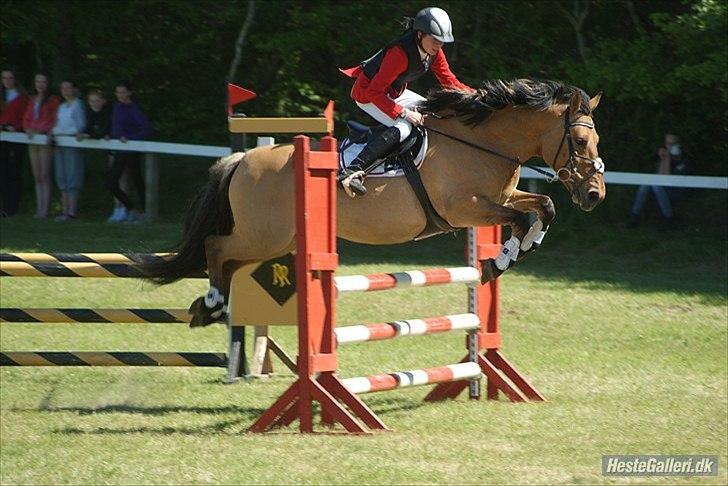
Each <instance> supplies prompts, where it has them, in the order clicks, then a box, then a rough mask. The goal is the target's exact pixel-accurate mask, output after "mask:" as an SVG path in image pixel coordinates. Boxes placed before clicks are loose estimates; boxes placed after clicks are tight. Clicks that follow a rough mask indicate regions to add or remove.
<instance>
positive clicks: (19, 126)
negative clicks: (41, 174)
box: [0, 69, 28, 218]
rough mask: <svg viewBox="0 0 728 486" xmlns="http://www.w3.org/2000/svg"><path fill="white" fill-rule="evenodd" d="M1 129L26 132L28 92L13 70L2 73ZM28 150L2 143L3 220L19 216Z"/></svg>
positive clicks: (0, 212)
mask: <svg viewBox="0 0 728 486" xmlns="http://www.w3.org/2000/svg"><path fill="white" fill-rule="evenodd" d="M0 90H2V91H0V129H1V130H5V131H8V132H22V131H23V114H24V113H25V108H26V106H27V104H28V96H27V95H26V94H25V90H24V89H23V87H22V86H20V84H18V82H17V80H16V79H15V72H14V71H13V70H12V69H3V70H2V86H0ZM24 153H25V147H24V146H23V144H20V143H13V142H0V192H1V193H2V208H0V216H1V217H3V218H5V217H8V216H12V215H14V214H15V213H17V212H18V208H19V207H20V198H21V195H22V190H23V179H22V173H23V154H24Z"/></svg>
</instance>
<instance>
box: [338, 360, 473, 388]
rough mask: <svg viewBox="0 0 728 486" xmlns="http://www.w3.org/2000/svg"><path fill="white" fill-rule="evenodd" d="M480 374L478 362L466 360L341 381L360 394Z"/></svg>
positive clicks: (463, 378)
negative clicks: (464, 361) (434, 366)
mask: <svg viewBox="0 0 728 486" xmlns="http://www.w3.org/2000/svg"><path fill="white" fill-rule="evenodd" d="M480 375H481V370H480V366H479V365H478V363H471V362H467V363H458V364H453V365H447V366H440V367H437V368H427V369H422V370H411V371H400V372H396V373H387V374H382V375H374V376H362V377H357V378H345V379H343V380H341V382H342V383H343V384H344V386H345V387H346V388H347V389H348V390H349V391H351V392H352V393H356V394H357V395H360V394H362V393H372V392H379V391H387V390H394V389H396V388H407V387H411V386H421V385H434V384H437V383H449V382H453V381H460V380H476V379H479V378H480Z"/></svg>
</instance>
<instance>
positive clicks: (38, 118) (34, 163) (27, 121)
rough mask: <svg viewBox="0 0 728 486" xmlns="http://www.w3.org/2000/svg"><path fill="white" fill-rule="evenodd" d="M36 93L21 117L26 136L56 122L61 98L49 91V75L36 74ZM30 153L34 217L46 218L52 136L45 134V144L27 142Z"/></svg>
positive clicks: (40, 131)
mask: <svg viewBox="0 0 728 486" xmlns="http://www.w3.org/2000/svg"><path fill="white" fill-rule="evenodd" d="M34 82H35V91H36V93H37V94H36V95H35V96H33V97H32V98H31V99H30V102H29V103H28V107H27V108H26V110H25V115H24V116H23V129H24V130H25V133H27V134H28V138H31V139H32V138H33V135H35V134H43V135H45V134H49V133H50V131H51V129H52V128H53V126H54V125H55V124H56V114H57V113H58V105H60V104H61V99H60V98H59V97H58V96H56V95H51V94H50V93H49V92H48V76H46V75H45V74H36V75H35V79H34ZM28 155H29V156H30V168H31V169H32V170H33V177H34V178H35V201H36V211H35V216H33V217H34V218H40V219H43V218H46V217H48V207H49V206H50V202H51V188H52V186H51V164H52V161H53V145H52V138H51V137H50V136H49V137H48V143H46V144H44V145H34V144H29V145H28Z"/></svg>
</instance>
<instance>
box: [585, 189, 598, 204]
mask: <svg viewBox="0 0 728 486" xmlns="http://www.w3.org/2000/svg"><path fill="white" fill-rule="evenodd" d="M587 197H588V198H589V202H597V201H599V191H589V193H588V194H587Z"/></svg>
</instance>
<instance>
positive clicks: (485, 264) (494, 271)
mask: <svg viewBox="0 0 728 486" xmlns="http://www.w3.org/2000/svg"><path fill="white" fill-rule="evenodd" d="M480 268H481V272H480V283H481V285H485V284H487V283H488V282H491V281H493V280H495V279H497V278H498V277H500V276H501V275H502V274H503V270H501V269H499V268H498V267H496V266H495V260H494V259H492V258H488V259H487V260H481V261H480Z"/></svg>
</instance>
